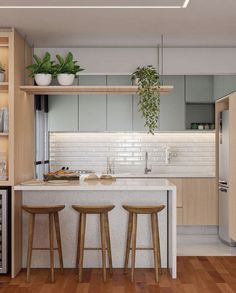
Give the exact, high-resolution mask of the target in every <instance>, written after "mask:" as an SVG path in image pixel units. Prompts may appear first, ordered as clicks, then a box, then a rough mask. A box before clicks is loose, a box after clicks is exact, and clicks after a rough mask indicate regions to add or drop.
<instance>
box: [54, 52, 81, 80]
mask: <svg viewBox="0 0 236 293" xmlns="http://www.w3.org/2000/svg"><path fill="white" fill-rule="evenodd" d="M56 57H57V60H58V62H59V63H58V64H56V65H55V72H54V73H55V75H58V74H61V73H68V74H77V73H78V72H80V71H83V70H84V69H82V68H81V67H80V66H79V65H78V64H76V63H78V61H75V60H73V58H74V57H73V54H72V53H71V52H69V53H68V54H67V55H66V57H65V58H63V57H62V56H61V55H59V54H57V55H56Z"/></svg>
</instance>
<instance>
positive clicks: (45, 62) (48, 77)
mask: <svg viewBox="0 0 236 293" xmlns="http://www.w3.org/2000/svg"><path fill="white" fill-rule="evenodd" d="M33 58H34V61H35V63H34V64H31V65H29V66H27V67H26V68H27V69H28V70H29V71H30V75H29V76H30V77H34V79H35V82H36V84H37V85H39V86H48V85H50V83H51V81H52V75H53V73H54V61H51V55H50V54H49V52H46V53H45V54H44V56H43V58H40V57H39V56H38V55H36V54H34V55H33Z"/></svg>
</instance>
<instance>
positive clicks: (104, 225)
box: [72, 205, 115, 282]
mask: <svg viewBox="0 0 236 293" xmlns="http://www.w3.org/2000/svg"><path fill="white" fill-rule="evenodd" d="M114 207H115V206H114V205H106V206H79V205H73V206H72V208H73V209H75V210H76V211H77V212H78V213H80V219H79V231H78V246H77V259H76V268H77V269H78V268H79V270H78V273H79V282H82V272H83V258H84V250H101V251H102V271H103V281H104V282H105V281H106V250H107V253H108V260H109V267H110V272H111V273H112V256H111V241H110V231H109V221H108V212H109V211H111V210H112V209H114ZM87 214H99V215H100V233H101V248H85V247H84V240H85V227H86V215H87Z"/></svg>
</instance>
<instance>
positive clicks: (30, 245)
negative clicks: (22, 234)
mask: <svg viewBox="0 0 236 293" xmlns="http://www.w3.org/2000/svg"><path fill="white" fill-rule="evenodd" d="M34 223H35V215H34V214H30V215H29V236H28V237H29V239H28V256H27V282H29V281H30V267H31V259H32V249H33V238H34Z"/></svg>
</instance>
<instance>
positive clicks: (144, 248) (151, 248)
mask: <svg viewBox="0 0 236 293" xmlns="http://www.w3.org/2000/svg"><path fill="white" fill-rule="evenodd" d="M129 250H132V247H130V249H129ZM135 250H153V247H136V248H135Z"/></svg>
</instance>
